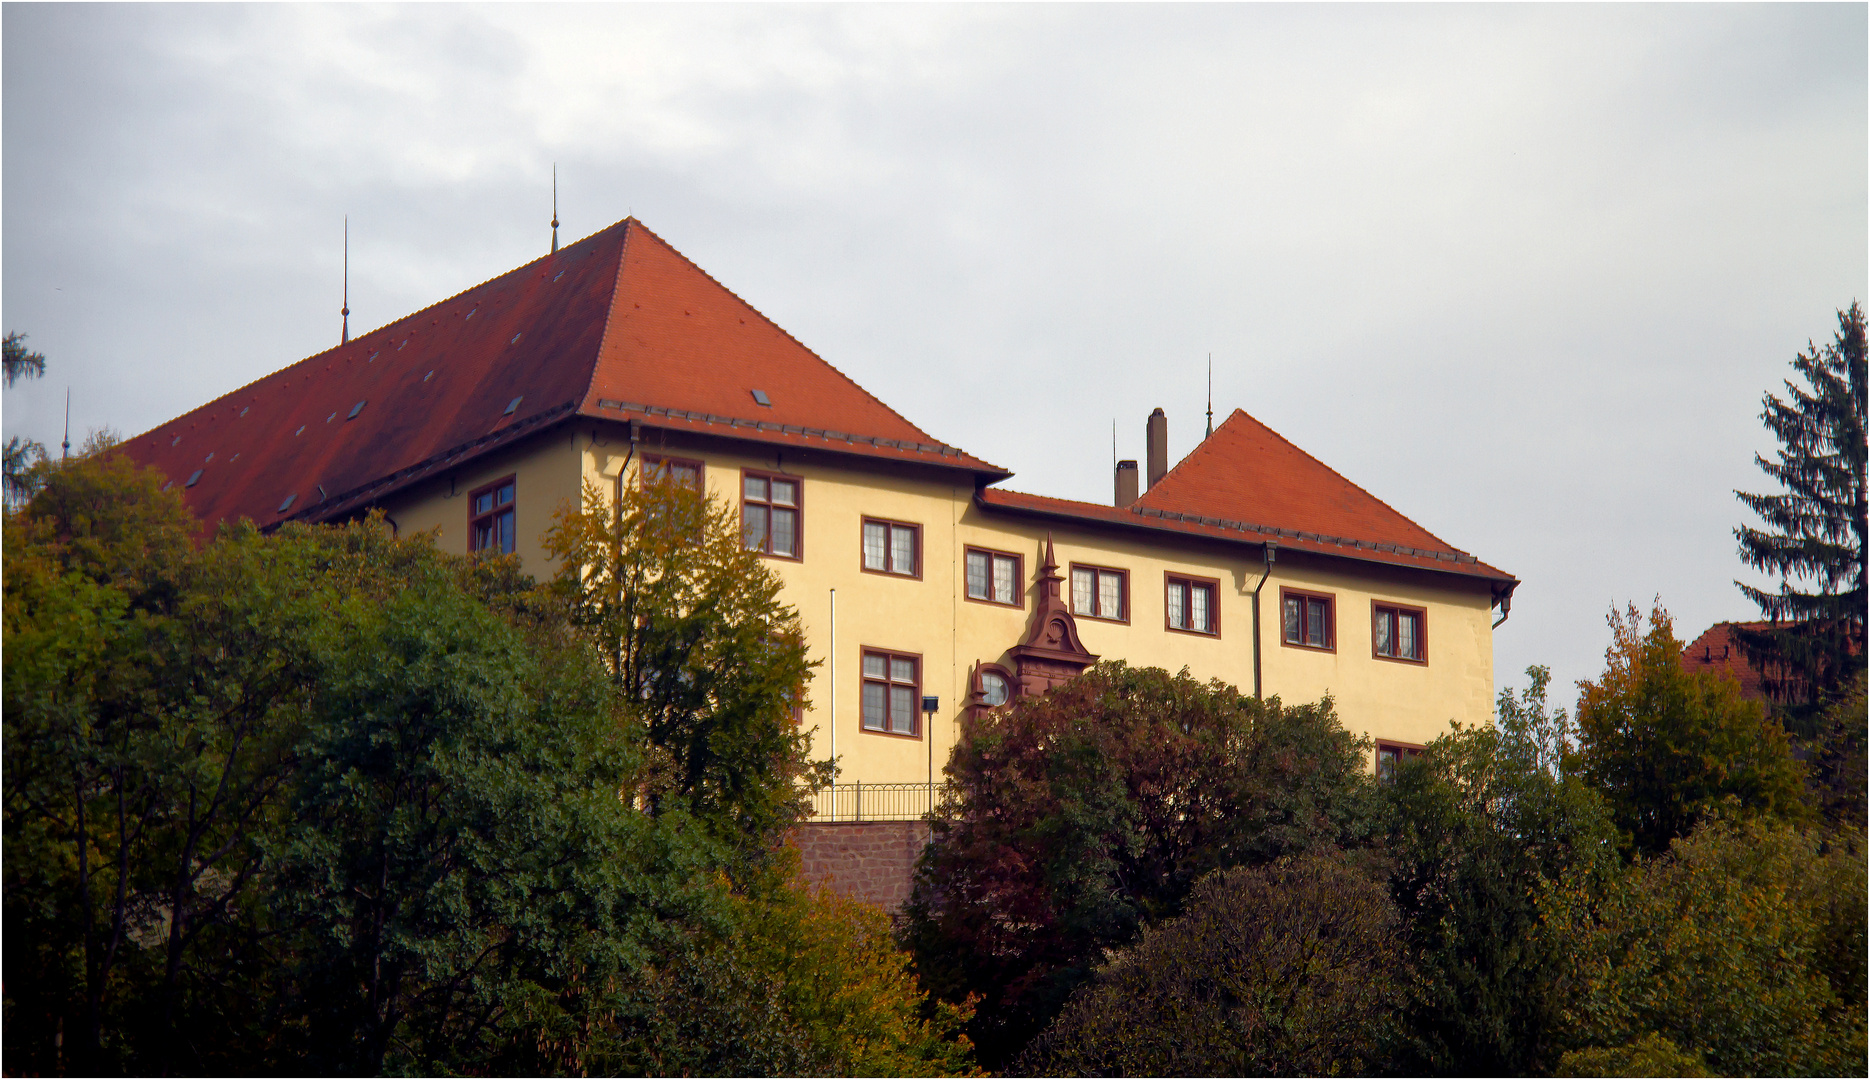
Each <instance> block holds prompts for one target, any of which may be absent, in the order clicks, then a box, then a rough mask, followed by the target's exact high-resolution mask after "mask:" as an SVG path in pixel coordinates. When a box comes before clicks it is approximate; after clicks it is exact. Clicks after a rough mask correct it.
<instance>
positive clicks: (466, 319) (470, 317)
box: [461, 305, 480, 322]
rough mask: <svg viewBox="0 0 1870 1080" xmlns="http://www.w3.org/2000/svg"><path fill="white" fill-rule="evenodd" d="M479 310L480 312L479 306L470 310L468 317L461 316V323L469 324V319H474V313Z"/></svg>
mask: <svg viewBox="0 0 1870 1080" xmlns="http://www.w3.org/2000/svg"><path fill="white" fill-rule="evenodd" d="M479 310H480V307H479V306H478V305H477V306H475V307H471V308H468V313H467V314H466V315H463V316H461V321H462V322H467V321H468V320H469V319H472V318H473V317H474V313H475V312H476V311H479Z"/></svg>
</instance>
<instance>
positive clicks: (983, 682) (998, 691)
mask: <svg viewBox="0 0 1870 1080" xmlns="http://www.w3.org/2000/svg"><path fill="white" fill-rule="evenodd" d="M980 688H981V692H982V694H983V695H984V696H985V697H986V700H987V704H988V705H989V706H994V705H1005V704H1006V699H1007V685H1006V676H1004V675H1002V674H1000V673H999V672H997V671H983V672H981V673H980Z"/></svg>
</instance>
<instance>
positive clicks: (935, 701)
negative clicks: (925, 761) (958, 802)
mask: <svg viewBox="0 0 1870 1080" xmlns="http://www.w3.org/2000/svg"><path fill="white" fill-rule="evenodd" d="M940 708H941V698H939V697H937V696H935V695H934V694H923V695H922V713H923V715H924V716H925V717H926V718H927V719H926V720H924V721H923V724H922V741H923V742H925V743H928V744H929V813H931V814H933V813H934V812H935V712H936V710H937V709H940Z"/></svg>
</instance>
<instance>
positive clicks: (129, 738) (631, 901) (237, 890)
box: [0, 455, 965, 1073]
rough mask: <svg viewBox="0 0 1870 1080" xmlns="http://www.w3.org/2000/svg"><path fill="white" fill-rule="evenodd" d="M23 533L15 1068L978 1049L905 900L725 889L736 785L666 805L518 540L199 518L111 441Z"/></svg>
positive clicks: (685, 1067) (11, 709)
mask: <svg viewBox="0 0 1870 1080" xmlns="http://www.w3.org/2000/svg"><path fill="white" fill-rule="evenodd" d="M4 537H5V543H6V553H5V554H6V558H5V562H4V573H5V578H6V580H5V638H4V649H3V651H0V655H3V657H4V664H5V677H4V691H3V692H4V698H5V700H4V706H5V707H4V724H5V731H4V736H5V742H4V746H5V753H6V766H5V771H4V783H3V788H4V807H5V820H4V829H5V834H4V835H5V847H4V853H5V857H4V883H3V884H4V888H3V890H0V897H3V901H0V903H3V909H0V911H3V917H4V920H5V932H6V935H7V942H8V948H7V950H6V952H5V957H4V964H5V971H4V977H3V980H0V984H3V985H4V989H5V1002H4V1009H5V1018H4V1020H5V1022H4V1031H5V1044H4V1046H5V1049H4V1066H5V1068H6V1069H7V1071H9V1072H14V1073H22V1072H60V1071H63V1072H79V1073H112V1072H144V1073H160V1072H268V1073H270V1072H282V1071H284V1072H320V1073H377V1072H382V1071H386V1070H387V1071H418V1072H425V1073H443V1072H462V1071H467V1072H483V1073H488V1072H510V1073H564V1072H611V1073H640V1072H687V1073H692V1072H714V1073H797V1072H810V1071H824V1070H827V1069H832V1068H841V1067H844V1063H848V1064H849V1066H850V1067H852V1068H858V1067H861V1068H864V1069H868V1070H874V1071H909V1072H933V1071H948V1070H951V1069H953V1068H957V1067H959V1066H961V1065H964V1063H965V1062H964V1059H965V1047H964V1046H962V1045H961V1044H958V1043H955V1042H953V1041H952V1040H950V1039H948V1038H947V1037H946V1036H947V1032H948V1031H949V1030H950V1029H951V1028H952V1027H953V1026H954V1024H955V1023H958V1019H956V1018H957V1017H958V1015H959V1014H956V1013H954V1012H953V1011H949V1012H947V1013H941V1012H940V1011H939V1010H937V1011H936V1015H937V1016H938V1017H941V1016H946V1017H947V1020H945V1021H940V1020H938V1021H937V1022H936V1023H934V1024H930V1023H927V1022H925V1021H924V1019H923V1017H922V1013H923V1012H924V1011H925V1009H926V1002H925V1000H924V998H923V997H922V996H921V994H920V992H919V991H918V990H917V989H916V987H915V984H914V983H913V981H911V980H910V979H909V978H908V977H907V976H906V975H905V974H904V972H905V969H906V965H907V963H908V958H907V956H906V954H904V953H902V952H899V951H894V950H891V949H890V948H889V947H888V943H887V936H886V935H885V933H884V931H883V929H882V926H881V924H880V923H879V921H878V920H879V919H880V916H877V915H874V914H864V915H858V914H854V913H852V912H849V911H845V910H844V909H842V908H839V907H837V906H836V904H837V903H839V902H835V901H828V900H822V899H799V898H798V897H797V896H795V895H794V893H793V892H791V891H788V890H787V889H786V888H785V887H784V886H783V885H782V884H774V882H783V880H784V879H783V873H782V871H783V870H784V869H785V867H786V866H787V864H786V863H785V862H784V860H783V859H780V860H777V861H771V860H769V865H766V866H765V867H764V868H763V869H761V868H757V867H756V868H755V870H756V871H758V873H763V874H764V875H765V879H764V882H765V883H764V885H763V886H762V888H760V889H757V890H751V891H744V890H743V891H739V892H737V891H735V890H734V889H732V888H730V887H729V885H728V883H727V877H726V876H725V872H726V871H728V870H740V871H746V870H747V867H748V863H747V860H746V859H745V858H744V854H743V852H742V851H741V850H739V849H737V848H736V846H735V845H734V844H733V843H730V842H728V841H726V840H724V839H723V838H722V837H721V835H720V830H721V828H722V827H723V826H722V822H721V820H719V819H716V820H709V819H708V818H707V817H706V816H705V815H709V814H719V813H722V812H723V810H722V808H723V807H725V808H726V811H725V812H726V813H727V814H728V820H744V819H745V817H746V815H747V811H745V810H742V809H735V807H737V806H745V805H747V802H746V801H745V800H743V801H742V802H740V803H735V802H734V801H733V797H732V796H731V792H732V791H733V790H736V789H731V788H728V789H725V790H728V791H729V792H730V796H729V797H727V798H723V799H720V800H716V801H709V800H706V799H704V800H691V799H689V798H687V797H681V798H671V799H668V800H665V804H664V805H663V806H661V807H660V808H659V809H658V810H657V812H655V813H650V812H647V810H646V808H645V799H644V797H643V793H644V792H645V791H646V790H649V789H650V788H651V787H652V786H653V784H654V783H655V782H657V780H656V778H657V777H658V776H659V775H661V774H658V773H656V772H655V771H654V769H655V768H656V766H655V765H654V764H653V762H654V760H655V759H654V755H655V754H656V753H658V752H666V751H664V750H663V748H661V747H659V746H658V745H657V744H655V743H653V742H652V741H651V740H650V739H649V738H648V737H647V735H646V733H645V729H644V725H643V722H642V720H641V718H640V716H639V714H638V712H637V707H638V703H637V702H635V701H633V700H631V699H630V698H628V697H627V696H626V695H624V694H623V693H621V692H620V690H619V687H618V685H617V682H616V680H615V678H614V673H613V671H612V670H611V669H610V668H608V667H607V666H606V665H605V664H604V663H603V662H602V660H601V658H600V657H599V656H598V655H597V654H596V652H595V651H594V650H593V649H592V648H591V638H590V636H589V634H588V632H587V628H586V627H584V626H579V625H573V624H572V623H571V622H570V621H569V619H568V618H567V607H566V605H565V604H564V603H563V601H562V599H560V598H557V597H554V596H552V595H551V594H548V593H546V592H542V591H539V590H536V589H534V588H533V587H532V586H531V583H530V582H529V581H527V580H526V579H525V578H524V577H523V576H522V575H520V574H519V573H518V571H517V568H516V563H515V562H514V561H513V560H511V559H483V558H467V559H463V558H459V557H453V556H448V555H445V554H442V553H441V552H439V551H437V550H436V548H435V546H434V544H433V542H432V540H431V539H430V538H429V537H426V536H417V537H411V538H405V539H400V540H399V539H395V538H392V537H391V536H389V535H388V534H387V532H386V530H385V529H384V528H383V527H382V523H381V522H380V521H375V520H372V521H365V522H357V523H353V524H350V525H347V526H342V527H307V526H298V525H288V526H285V527H283V528H281V529H280V530H279V531H278V532H277V533H274V534H271V535H262V534H261V533H259V532H258V531H256V530H255V529H254V528H253V527H252V526H251V525H247V524H242V525H239V526H226V527H223V529H222V530H221V531H220V532H218V533H217V534H216V535H215V536H214V537H212V538H210V539H207V540H206V541H203V542H200V543H196V542H195V541H196V539H197V538H198V537H199V530H198V528H197V526H196V524H195V522H194V521H193V520H192V519H191V518H189V516H188V514H187V512H186V510H185V509H184V508H183V507H182V505H181V503H180V502H179V500H178V499H177V498H176V496H175V495H174V494H172V493H170V492H165V491H163V490H161V487H160V478H159V477H156V476H154V475H153V474H151V473H148V472H144V471H139V470H137V469H135V468H133V467H129V466H127V465H125V464H124V463H122V462H121V461H120V460H117V459H113V458H111V457H109V456H107V455H106V456H93V457H90V458H85V459H81V460H77V461H74V462H72V463H70V464H69V465H61V466H59V467H57V468H56V469H54V470H52V471H51V472H50V473H49V474H48V486H47V487H46V489H45V490H43V491H42V492H40V493H39V496H38V497H37V498H35V499H34V500H33V502H32V503H31V504H29V505H28V506H27V507H26V508H25V509H24V510H23V511H22V512H21V513H20V514H17V515H14V516H12V517H10V518H9V522H8V527H7V529H6V531H5V534H4ZM781 629H783V626H782V627H781ZM729 655H731V654H729ZM750 693H751V692H749V694H750ZM789 698H790V693H789V692H787V693H779V692H774V693H773V695H772V697H771V698H770V699H769V700H766V701H764V702H756V701H752V700H745V701H743V702H742V703H741V707H742V708H743V711H744V714H745V715H754V716H761V717H768V716H782V715H784V714H785V711H786V708H787V702H788V700H789ZM704 741H705V736H704ZM765 745H766V746H767V747H768V749H770V748H771V747H772V746H773V745H775V744H774V743H773V742H768V743H766V744H765ZM777 745H779V746H780V747H781V748H782V749H783V747H784V746H785V745H786V744H785V742H784V740H779V741H778V742H777ZM764 760H765V761H766V764H765V766H763V767H764V768H766V769H768V770H770V771H769V772H768V773H761V772H760V771H759V770H760V768H762V766H760V765H759V764H758V762H749V763H747V764H746V765H745V770H746V771H745V772H744V774H743V775H742V780H741V789H740V790H751V791H754V792H756V793H758V792H765V791H773V790H779V789H782V788H784V787H785V785H786V784H788V783H790V781H791V779H792V778H793V777H794V776H796V770H794V769H792V767H791V765H790V763H789V759H788V758H787V757H786V756H785V754H784V753H771V754H769V755H768V756H767V757H766V758H765V759H764ZM666 771H667V770H666V768H664V770H663V772H664V773H666ZM752 805H754V806H756V807H757V806H759V805H762V804H760V803H759V802H758V801H757V799H756V800H754V801H753V803H752ZM734 815H740V816H739V817H738V818H735V817H734ZM750 873H751V872H750ZM775 875H779V876H778V877H775ZM827 979H829V980H834V981H833V982H832V983H829V984H827V983H826V982H824V980H827ZM944 1025H945V1026H944Z"/></svg>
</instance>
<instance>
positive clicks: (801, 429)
mask: <svg viewBox="0 0 1870 1080" xmlns="http://www.w3.org/2000/svg"><path fill="white" fill-rule="evenodd" d="M755 390H759V391H761V392H762V393H763V394H764V395H765V396H766V399H767V401H768V402H770V404H768V405H762V404H760V403H759V402H758V401H757V400H756V399H755V398H754V395H753V391H755ZM572 416H591V417H604V418H607V419H613V420H632V419H634V420H638V421H641V422H643V423H645V424H647V425H649V426H653V427H671V428H682V429H694V430H702V431H714V432H716V433H720V434H727V435H731V436H733V437H735V438H742V439H753V440H757V441H762V442H774V443H781V444H786V445H796V446H812V447H815V448H818V449H823V450H830V451H834V452H841V453H852V454H859V455H863V456H866V457H881V458H887V459H890V460H898V461H917V462H923V463H926V464H930V465H936V466H941V467H947V468H955V469H960V470H963V471H967V472H970V473H973V474H975V475H976V476H977V477H979V478H980V479H983V480H995V479H1001V478H1004V477H1005V476H1008V475H1010V474H1009V473H1007V472H1006V470H1004V469H1001V468H998V467H997V466H994V465H990V464H988V463H987V462H984V461H981V460H980V459H978V458H975V457H973V456H971V455H968V454H966V453H964V452H962V451H960V450H957V449H956V448H954V447H951V446H946V445H944V444H942V443H940V442H938V441H937V440H935V439H934V438H931V437H930V436H929V435H928V434H927V433H925V432H923V431H922V430H921V429H920V428H918V427H916V426H915V425H914V424H911V423H910V422H909V421H907V420H905V419H903V417H902V416H900V415H898V414H897V413H896V412H895V411H894V410H892V409H890V408H889V407H888V406H886V405H884V404H883V403H882V402H880V401H878V400H877V399H876V398H875V397H873V396H871V395H870V394H869V393H868V392H867V391H865V390H864V389H863V388H862V387H860V386H858V385H857V384H856V383H855V382H853V381H852V380H851V379H849V378H848V377H846V376H845V375H844V374H843V373H841V372H839V371H838V370H837V369H835V368H833V367H832V366H831V365H830V364H828V363H826V362H825V361H824V360H823V359H821V358H820V357H819V356H817V355H816V354H815V353H813V352H812V351H811V350H810V349H807V348H806V347H805V346H804V345H802V344H800V343H799V342H798V341H796V340H794V339H793V338H792V337H791V336H790V335H788V334H787V333H786V332H785V331H783V330H781V329H780V328H779V327H778V326H776V325H774V324H773V322H772V321H771V320H769V319H767V318H766V317H765V316H763V315H761V314H760V313H759V312H758V311H755V310H754V309H753V308H752V307H751V306H749V305H748V304H747V303H746V302H745V301H743V300H741V299H740V298H739V297H738V296H735V295H734V294H733V293H732V292H729V291H728V290H727V289H726V288H725V287H723V286H722V285H721V284H720V283H719V282H717V281H715V280H714V279H713V278H711V277H709V276H708V275H707V274H706V273H704V272H703V271H702V270H701V269H700V268H699V267H697V266H696V265H695V264H694V263H692V262H689V261H688V260H687V259H685V258H683V257H682V255H681V254H680V253H678V252H676V251H675V249H673V248H671V247H670V246H669V245H668V244H667V243H666V242H664V241H663V240H662V238H661V237H658V236H657V235H655V234H654V233H652V232H650V231H649V230H648V229H646V228H644V227H643V225H642V223H641V222H638V221H636V220H635V219H634V218H630V219H625V220H624V221H622V222H619V223H618V224H616V225H613V226H611V227H610V228H608V229H605V230H603V231H602V232H599V233H596V234H595V235H593V236H590V237H587V238H585V239H584V240H581V241H579V242H577V243H575V244H571V245H569V246H567V247H565V248H563V249H561V250H559V251H557V252H555V253H553V254H551V255H548V256H546V257H545V258H542V259H538V260H535V261H534V262H531V263H528V264H526V265H525V266H522V267H520V268H518V269H516V270H513V271H511V272H509V273H506V274H503V275H501V276H500V277H497V278H494V279H493V280H491V281H488V282H486V283H484V284H481V285H477V286H475V287H474V288H472V289H469V290H468V291H466V292H463V293H461V294H460V295H458V296H455V297H452V298H450V299H448V300H444V301H442V302H441V303H439V304H436V305H434V306H432V307H429V308H426V309H424V310H422V311H419V312H417V313H415V314H413V315H410V316H408V317H407V318H403V319H400V320H398V321H396V322H393V323H390V324H389V325H387V326H384V327H381V328H379V329H377V330H374V331H371V332H370V333H368V334H364V335H362V336H360V337H357V338H355V339H353V340H351V341H350V342H348V343H346V344H342V345H339V346H338V347H337V348H334V349H330V350H328V351H326V352H323V353H320V354H318V355H316V356H313V357H311V358H309V359H306V360H302V361H300V362H298V363H297V364H294V365H292V366H290V367H287V368H284V369H282V370H280V371H276V372H274V373H273V374H271V375H268V376H266V377H265V378H262V379H260V380H258V381H257V382H254V383H252V384H250V385H248V386H245V387H242V388H241V389H239V390H236V391H234V392H233V393H231V394H227V395H225V396H223V397H221V398H218V399H216V400H215V401H212V402H209V403H208V404H207V405H204V406H202V407H201V408H199V409H196V410H194V411H193V412H190V413H188V414H187V415H184V416H181V417H179V418H177V419H175V420H172V421H170V422H169V423H167V424H164V425H162V426H161V427H158V428H156V429H155V430H153V431H150V432H146V433H145V434H143V435H139V436H137V437H136V438H134V439H131V440H129V441H128V442H126V443H125V444H124V450H125V451H126V452H127V453H129V454H130V455H131V456H132V457H133V458H135V459H136V460H137V461H139V462H142V463H144V464H149V465H155V466H157V467H158V468H160V469H162V470H163V472H164V473H166V474H167V475H168V477H169V479H170V480H171V481H172V482H174V483H176V484H180V485H184V489H183V494H184V496H185V498H187V500H188V502H189V505H190V507H191V508H192V509H193V510H194V512H195V513H196V514H197V515H198V516H199V517H201V519H202V520H203V521H204V522H205V523H207V524H208V526H209V527H212V526H213V524H214V523H215V522H218V521H221V520H223V519H234V518H240V517H248V518H252V519H253V520H254V521H256V522H258V523H260V524H261V525H271V524H274V523H276V522H279V521H283V520H287V519H291V518H300V519H307V520H327V519H331V518H336V517H341V516H343V515H345V514H348V513H351V512H354V511H355V510H357V509H359V508H361V507H363V506H366V505H368V504H369V503H371V502H372V501H374V500H376V499H378V498H381V497H382V496H383V495H385V494H387V493H389V492H390V491H393V490H395V489H397V488H399V487H402V486H405V485H407V484H409V483H413V482H415V481H417V480H420V479H422V478H423V477H425V476H427V475H430V474H432V473H434V472H437V471H440V470H442V469H446V468H448V467H450V466H452V465H455V464H458V463H460V462H461V461H464V460H467V459H469V458H472V457H476V456H478V455H480V454H482V453H485V452H487V451H489V450H491V449H493V448H495V447H497V446H500V445H504V444H506V443H508V442H511V441H513V440H515V439H518V438H520V437H523V436H525V435H527V434H530V433H532V432H534V431H537V430H540V429H541V428H543V427H545V426H549V425H551V424H553V423H556V422H558V421H561V420H564V419H566V418H569V417H572Z"/></svg>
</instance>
